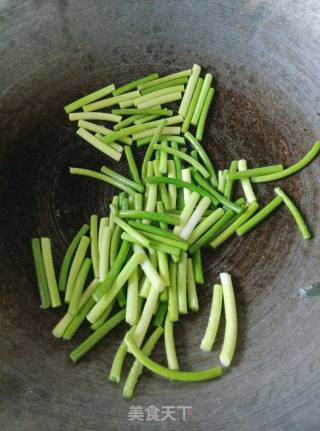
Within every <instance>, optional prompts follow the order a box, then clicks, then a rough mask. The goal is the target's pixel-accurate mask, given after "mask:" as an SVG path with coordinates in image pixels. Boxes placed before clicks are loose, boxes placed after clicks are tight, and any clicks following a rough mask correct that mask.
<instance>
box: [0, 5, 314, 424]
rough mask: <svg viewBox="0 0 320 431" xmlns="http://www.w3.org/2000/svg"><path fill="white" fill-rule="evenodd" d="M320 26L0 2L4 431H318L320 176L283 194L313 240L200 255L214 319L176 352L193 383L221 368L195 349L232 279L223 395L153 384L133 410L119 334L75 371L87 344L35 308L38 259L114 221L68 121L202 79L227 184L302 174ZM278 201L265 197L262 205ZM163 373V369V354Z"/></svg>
mask: <svg viewBox="0 0 320 431" xmlns="http://www.w3.org/2000/svg"><path fill="white" fill-rule="evenodd" d="M319 22H320V6H319V2H318V1H316V0H309V1H302V0H299V1H293V0H278V1H273V0H265V1H263V0H247V1H246V0H234V1H231V2H226V1H223V0H215V1H210V2H208V1H157V2H151V1H142V0H140V1H122V0H121V1H117V2H116V1H91V0H74V1H71V0H70V1H46V0H25V1H16V0H10V1H6V0H2V1H1V2H0V54H1V55H0V70H1V79H0V95H1V96H0V110H1V114H0V124H1V129H0V130H1V138H0V139H1V145H0V167H1V182H0V199H1V234H0V235H1V236H0V250H1V252H0V253H1V255H0V266H1V292H0V328H1V347H0V352H1V353H0V428H1V430H28V431H29V430H37V429H38V430H43V429H46V430H68V431H69V430H117V429H119V430H125V429H129V428H130V429H131V428H132V429H134V428H138V427H143V426H145V427H146V428H149V429H153V428H154V429H158V428H159V429H178V428H179V427H181V426H182V427H184V428H185V429H201V430H208V429H214V430H245V431H248V430H255V431H256V430H259V431H264V430H283V431H284V430H290V431H294V430H296V431H300V430H306V431H309V430H312V431H313V430H318V429H319V427H320V383H319V378H320V374H319V360H320V349H319V343H320V331H319V312H320V301H319V300H317V298H313V299H309V300H301V299H299V296H298V289H299V288H300V287H304V286H306V285H308V284H309V283H311V282H314V281H318V280H320V264H319V262H320V260H319V259H320V251H319V250H320V229H319V219H320V211H319V208H320V207H319V202H320V192H319V178H320V170H319V161H316V162H315V163H313V164H312V165H311V166H309V167H308V168H307V169H305V170H304V171H303V172H302V173H301V174H299V175H296V176H294V177H292V178H288V179H286V180H285V182H284V183H283V184H284V187H285V189H286V190H287V191H288V192H289V193H290V194H291V195H292V197H293V198H294V199H295V200H296V201H297V202H298V203H299V206H300V207H301V209H302V210H303V212H304V213H305V215H306V216H307V218H308V221H309V224H310V226H311V229H312V231H313V234H314V239H312V240H311V241H309V242H306V241H303V240H302V239H301V237H300V235H299V233H298V232H297V229H296V226H295V224H294V222H293V220H292V219H291V217H290V215H289V214H288V212H287V211H286V210H285V208H282V209H280V210H279V211H278V212H277V213H276V214H274V215H273V216H272V217H271V218H270V219H269V220H268V222H266V223H264V224H263V225H261V226H260V227H259V228H257V229H256V230H255V231H254V232H252V233H251V234H250V235H248V236H247V237H245V238H243V239H241V240H238V239H236V238H234V239H233V240H231V241H228V243H226V244H225V246H223V247H222V248H221V249H220V250H219V251H217V252H212V251H208V253H206V254H205V257H204V259H205V268H206V274H205V275H206V280H207V283H206V285H205V286H204V287H201V288H199V296H200V306H201V311H200V312H199V313H197V314H194V315H192V316H191V317H189V316H188V318H187V319H184V320H182V321H181V323H179V325H176V339H177V352H178V355H179V358H180V362H181V367H182V368H184V369H191V368H205V367H208V366H210V365H212V364H213V363H217V351H215V352H213V353H210V354H203V353H201V352H200V350H199V343H200V340H201V337H202V334H203V331H204V328H205V325H206V320H207V317H208V313H209V308H210V301H211V286H212V283H213V282H214V281H217V277H218V274H219V272H221V271H223V270H227V271H229V272H231V273H232V274H233V276H234V280H235V289H236V297H237V302H238V309H239V341H238V347H237V354H236V357H235V362H234V365H233V367H232V368H231V371H230V372H228V373H227V374H226V375H225V376H224V377H223V378H222V379H220V380H217V381H210V382H205V383H201V384H189V385H188V384H183V383H173V382H168V381H165V380H163V379H161V378H159V377H156V376H154V375H151V373H149V372H145V373H144V375H143V377H142V378H141V381H140V382H139V385H138V387H137V391H136V396H135V398H134V399H133V400H132V401H131V402H127V401H124V400H123V399H122V396H121V387H120V388H119V387H117V386H112V385H111V384H109V383H108V381H107V375H108V370H109V368H110V364H111V361H112V357H113V355H114V353H115V351H116V348H117V345H118V343H119V340H120V337H121V335H122V334H123V333H124V331H125V328H124V326H122V327H119V328H118V329H117V330H115V331H113V332H112V333H111V334H110V335H109V336H108V337H107V338H106V339H105V340H104V341H102V342H101V343H100V345H99V346H97V347H96V348H95V349H94V351H92V352H90V354H88V355H87V357H86V358H84V359H83V360H82V361H81V362H80V363H79V364H78V365H77V366H72V364H71V362H70V360H69V357H68V353H69V351H70V350H71V348H72V347H73V346H75V345H77V344H78V343H79V341H80V340H81V339H82V338H83V337H84V336H85V335H86V331H80V332H81V334H79V335H78V336H77V337H76V338H75V340H73V341H72V342H71V343H63V342H59V341H57V340H55V339H54V338H53V337H52V335H51V333H50V331H51V329H52V327H53V326H54V324H55V323H56V322H57V320H58V317H59V316H61V312H59V311H41V310H40V308H39V298H38V295H37V290H36V286H35V277H34V271H33V264H32V257H31V249H30V242H29V240H30V238H31V237H32V236H35V235H37V236H41V235H42V236H43V235H47V236H49V237H50V238H52V241H53V246H54V257H55V260H56V262H57V264H58V263H59V262H60V260H61V257H62V255H63V251H64V249H65V247H66V245H67V243H68V241H69V240H70V238H71V237H72V235H73V233H74V232H75V230H76V229H77V228H78V227H79V226H80V225H81V224H82V223H84V222H85V221H87V220H88V218H89V215H90V214H92V213H95V212H96V213H98V214H100V215H102V214H103V213H104V211H105V208H106V203H107V202H108V200H109V198H110V196H111V195H112V193H113V192H114V190H113V189H111V188H109V187H106V186H104V185H103V184H100V183H97V182H95V181H90V180H88V181H87V180H86V179H84V178H77V177H71V176H69V174H68V170H67V168H68V166H69V165H78V166H87V167H94V168H97V167H98V166H100V165H101V163H102V162H103V161H104V158H103V157H101V156H100V155H99V154H98V153H97V152H95V151H94V150H93V149H91V148H88V146H86V145H85V144H83V142H81V141H80V139H79V138H77V137H76V136H75V135H74V126H73V125H71V124H70V123H69V122H68V121H67V119H66V116H65V114H64V112H63V109H62V108H63V106H64V105H65V104H66V103H67V102H69V101H72V100H73V99H75V98H77V97H78V96H79V95H81V94H85V93H87V92H89V91H91V90H94V89H97V88H99V87H101V86H102V85H106V84H108V83H110V82H113V81H114V82H115V83H116V84H121V83H125V82H126V81H127V80H130V79H132V77H139V76H141V75H143V74H145V73H147V72H151V71H154V70H157V71H160V72H161V73H163V74H165V73H169V72H174V71H178V70H182V69H184V68H188V67H190V66H191V65H192V64H193V63H198V64H201V65H202V66H203V67H204V69H205V70H208V71H211V72H213V73H214V75H215V77H216V84H215V85H216V88H217V97H216V99H215V104H214V108H213V110H212V111H211V114H210V118H209V127H208V129H207V131H206V136H205V144H206V146H207V147H208V148H209V152H210V154H211V156H212V158H213V160H214V161H215V163H216V165H217V166H218V167H225V166H226V165H227V164H228V163H229V162H230V160H232V159H233V158H237V157H244V158H246V159H248V161H249V163H251V164H255V165H266V164H270V163H279V162H282V163H283V164H285V165H289V164H291V163H293V162H294V161H296V160H298V159H299V158H301V157H302V156H303V155H304V153H306V151H307V149H308V148H310V146H311V144H312V143H313V141H314V140H315V139H316V138H317V137H318V138H319V136H320V126H319V115H320V114H319V109H320V108H319V101H320V85H319V76H320V50H319V40H320V25H319ZM121 169H122V170H123V172H125V167H124V164H123V165H122V164H121ZM273 187H274V184H268V185H262V186H260V187H259V189H258V193H259V196H260V198H261V202H262V203H264V202H266V201H268V199H270V197H271V196H272V193H273ZM221 337H222V334H221V333H220V336H219V342H221ZM155 358H156V359H157V360H159V361H164V362H165V356H164V349H163V345H162V344H161V343H160V345H159V346H158V349H157V351H156V352H155ZM128 366H129V365H127V368H128ZM130 405H135V406H137V405H140V406H142V408H143V409H147V408H148V407H149V406H150V405H154V406H156V407H157V408H159V409H162V408H163V406H166V405H167V406H168V405H170V406H174V408H175V410H176V413H177V414H176V416H178V409H177V407H179V406H180V407H181V406H182V407H183V406H191V407H192V416H188V417H187V418H186V420H185V422H182V419H181V415H180V422H178V421H175V422H173V421H172V420H170V419H167V420H166V421H159V422H158V421H155V420H154V421H153V422H146V421H145V422H143V423H142V422H140V421H129V417H128V411H129V407H130ZM180 410H181V409H180ZM190 411H191V410H189V413H190Z"/></svg>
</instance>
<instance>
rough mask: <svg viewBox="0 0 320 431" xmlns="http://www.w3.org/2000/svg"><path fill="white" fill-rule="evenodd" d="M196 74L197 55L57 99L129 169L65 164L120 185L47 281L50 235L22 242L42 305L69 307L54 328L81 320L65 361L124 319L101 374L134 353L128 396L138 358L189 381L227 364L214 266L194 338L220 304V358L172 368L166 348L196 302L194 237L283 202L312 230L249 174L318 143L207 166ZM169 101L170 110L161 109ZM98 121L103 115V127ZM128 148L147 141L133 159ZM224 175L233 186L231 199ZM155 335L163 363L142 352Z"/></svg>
mask: <svg viewBox="0 0 320 431" xmlns="http://www.w3.org/2000/svg"><path fill="white" fill-rule="evenodd" d="M200 73H201V68H200V67H199V66H198V65H194V66H193V68H192V69H189V70H185V71H182V72H177V73H174V74H171V75H168V76H165V77H161V78H159V75H158V74H157V73H152V74H151V75H148V76H145V77H143V78H140V79H137V80H135V81H132V82H130V83H128V84H126V85H124V86H122V87H119V88H115V86H114V85H113V84H112V85H108V86H107V87H104V88H102V89H100V90H98V91H96V92H94V93H91V94H89V95H87V96H85V97H82V98H81V99H79V100H76V101H75V102H73V103H70V104H69V105H67V106H65V111H66V113H67V114H69V119H70V121H77V122H78V129H77V132H76V133H77V135H78V136H80V137H81V138H82V139H83V140H84V141H85V142H87V143H88V144H90V145H92V146H93V147H95V148H96V149H97V150H99V151H101V152H102V153H104V154H105V155H106V156H107V158H106V165H107V162H108V157H109V158H111V159H113V160H116V161H119V160H120V159H121V158H125V159H126V162H127V164H128V167H129V171H130V175H131V178H128V177H125V176H123V175H121V174H120V173H118V172H116V171H115V170H113V169H111V168H110V167H108V166H102V167H101V169H100V172H96V171H92V170H89V169H86V168H83V167H71V168H70V173H71V174H73V175H82V176H88V177H91V178H93V179H96V180H100V181H104V182H105V183H107V184H111V185H112V186H114V187H116V188H117V189H119V194H116V195H114V196H113V198H112V202H111V203H110V212H109V214H103V216H102V217H100V218H98V216H97V215H92V216H91V219H90V224H84V225H83V226H82V227H81V229H80V230H79V231H78V232H77V233H76V235H75V237H74V238H73V240H72V241H71V243H70V245H69V247H68V249H67V250H66V253H65V255H64V258H63V261H62V264H61V268H60V273H59V277H58V281H57V279H56V275H55V269H54V263H53V257H52V250H51V241H50V239H49V238H41V239H39V238H34V239H33V240H32V250H33V256H34V262H35V269H36V277H37V283H38V287H39V293H40V298H41V307H42V308H49V307H59V306H60V305H61V304H62V300H61V298H62V297H63V296H64V303H65V304H66V305H67V306H68V309H67V312H66V314H65V315H64V317H63V318H62V319H61V320H60V321H59V322H58V323H57V325H56V326H55V327H54V328H53V331H52V333H53V335H54V336H55V337H57V338H63V339H64V340H70V339H72V337H73V336H74V334H75V333H76V332H77V331H78V329H79V328H80V327H81V325H82V324H84V322H87V323H88V322H89V324H90V325H91V326H90V328H91V329H92V333H91V335H90V336H89V337H88V338H86V339H85V340H84V341H83V342H82V343H81V344H80V345H79V346H78V347H77V348H76V349H74V350H73V351H72V352H71V353H70V358H71V360H72V361H73V362H77V361H79V359H80V358H81V357H82V356H84V355H85V354H86V353H87V352H88V351H89V350H91V349H92V348H93V347H94V346H95V345H96V344H97V343H98V342H99V341H100V340H101V339H102V338H104V337H105V336H106V335H107V334H108V332H109V331H111V330H112V329H113V328H115V327H116V326H117V325H119V324H120V323H121V322H123V321H125V322H126V324H127V325H128V326H127V329H126V333H125V336H124V338H123V340H122V341H121V342H119V348H118V350H117V352H116V355H115V357H114V360H113V363H112V366H111V369H110V374H109V379H110V381H112V382H116V383H119V382H120V377H121V371H122V367H123V364H124V361H125V358H126V356H129V355H133V357H134V359H135V360H134V362H133V364H132V367H131V369H130V372H129V374H128V376H127V378H126V380H125V383H124V386H123V396H124V397H125V398H130V397H132V395H133V393H134V390H135V386H136V384H137V381H138V378H139V376H140V374H141V372H142V370H143V367H146V368H148V369H150V370H151V371H153V372H154V373H156V374H159V375H161V376H163V377H165V378H168V379H170V380H180V381H193V382H195V381H201V380H206V379H211V378H215V377H219V376H221V375H222V370H223V368H222V366H223V367H229V366H230V364H231V362H232V358H233V356H234V352H235V347H236V339H237V312H236V302H235V295H234V290H233V286H232V280H231V276H230V275H229V274H228V273H222V274H220V284H215V285H214V286H213V289H212V305H211V311H210V315H209V319H208V324H207V328H206V331H205V334H204V336H203V338H202V340H199V345H200V349H201V350H202V351H210V350H211V349H212V347H213V344H214V341H215V338H216V334H217V331H218V327H219V322H220V316H221V311H222V305H223V306H224V313H225V320H226V324H225V331H224V340H223V345H222V347H221V352H220V356H219V359H220V362H221V365H222V366H221V365H220V366H215V367H213V368H209V369H206V370H202V371H181V370H180V367H179V360H178V358H177V355H176V350H175V341H174V330H173V329H174V328H173V326H174V323H175V322H178V320H179V317H180V316H181V315H184V314H187V313H188V311H194V312H196V311H198V309H199V304H198V296H197V284H203V283H204V279H203V271H202V263H201V251H202V249H203V247H205V246H209V247H212V248H214V249H216V248H218V247H219V246H220V245H221V244H222V243H224V242H225V241H226V240H227V239H229V238H230V237H231V236H233V235H234V234H235V233H236V234H238V235H239V236H243V235H245V234H246V233H247V232H249V231H250V230H251V229H253V228H254V227H256V226H257V225H258V224H259V223H261V222H262V221H263V220H264V219H265V218H266V217H267V216H268V215H269V214H270V213H271V212H273V211H275V210H276V209H277V208H278V207H279V206H280V205H282V204H285V205H286V207H287V208H288V210H289V211H290V212H291V214H292V216H293V217H294V219H295V221H296V222H297V226H298V228H299V230H300V232H301V234H302V236H303V238H304V239H309V238H310V237H311V234H310V232H309V229H308V227H307V225H306V223H305V221H304V219H303V217H302V215H301V213H300V212H299V210H298V208H297V207H296V205H295V204H294V202H293V201H292V200H291V198H290V197H289V196H288V195H287V194H286V193H285V192H284V191H283V190H282V189H281V188H280V187H276V188H275V189H274V192H275V197H274V199H272V200H271V201H270V202H269V203H268V204H267V205H266V206H264V207H263V208H259V204H258V201H257V197H256V194H255V191H254V188H253V183H254V184H255V183H261V182H267V181H276V180H280V179H282V178H285V177H287V176H288V175H291V174H294V173H296V172H298V171H299V170H301V169H302V168H304V167H305V166H306V165H307V164H308V163H310V162H311V161H312V160H313V159H314V158H315V157H316V156H317V154H318V153H319V151H320V141H317V142H316V143H315V144H314V145H313V147H312V148H311V150H310V151H309V152H308V153H307V155H306V156H305V157H304V158H303V159H301V160H300V161H299V162H297V163H296V164H294V165H293V166H291V167H289V168H286V169H284V168H283V166H282V165H281V164H279V165H273V166H265V167H254V168H251V167H249V168H248V166H247V161H246V160H233V161H231V163H230V166H229V168H227V169H223V170H218V171H216V169H215V168H214V165H213V163H212V162H211V160H210V158H209V156H208V154H207V153H206V151H205V149H204V147H203V145H202V143H201V142H202V139H203V135H204V126H205V123H206V119H207V115H208V111H209V108H210V105H211V102H212V100H213V96H214V88H213V87H212V82H213V77H212V75H211V74H210V73H207V74H206V75H205V76H204V78H202V77H201V76H200ZM177 102H178V103H179V106H178V109H177V112H176V111H174V109H173V108H175V107H176V106H177ZM172 103H174V105H171V108H172V106H173V108H172V109H171V108H168V107H164V105H167V104H172ZM81 109H82V111H80V110H81ZM106 109H109V110H110V109H111V112H106ZM102 110H103V112H102ZM97 122H99V124H97ZM102 122H103V123H109V124H110V123H113V124H114V125H113V128H112V129H111V128H107V127H105V126H104V125H101V123H102ZM136 147H144V148H146V151H145V153H144V158H143V162H142V165H141V168H140V169H139V168H138V166H137V164H136V160H135V157H134V152H135V151H134V149H135V148H136ZM123 153H124V155H123ZM235 181H239V182H240V183H241V186H242V190H243V197H239V198H238V199H234V198H233V185H234V183H235ZM208 288H209V287H208ZM162 335H164V342H165V351H166V357H167V367H166V366H163V365H160V364H159V363H157V362H155V361H153V360H152V359H150V356H151V354H152V351H153V349H154V347H155V345H156V343H157V342H158V340H159V338H160V337H161V336H162Z"/></svg>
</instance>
